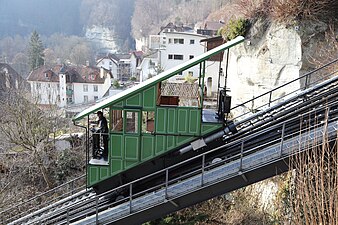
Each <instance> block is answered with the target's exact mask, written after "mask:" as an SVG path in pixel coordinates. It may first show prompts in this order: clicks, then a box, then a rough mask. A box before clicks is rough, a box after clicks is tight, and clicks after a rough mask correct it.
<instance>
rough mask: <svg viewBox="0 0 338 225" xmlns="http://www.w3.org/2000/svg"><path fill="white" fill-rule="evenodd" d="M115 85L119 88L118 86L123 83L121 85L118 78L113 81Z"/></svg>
mask: <svg viewBox="0 0 338 225" xmlns="http://www.w3.org/2000/svg"><path fill="white" fill-rule="evenodd" d="M113 87H114V88H116V89H118V88H120V87H121V85H120V83H119V81H118V80H114V81H113Z"/></svg>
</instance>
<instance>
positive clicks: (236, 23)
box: [218, 18, 249, 40]
mask: <svg viewBox="0 0 338 225" xmlns="http://www.w3.org/2000/svg"><path fill="white" fill-rule="evenodd" d="M248 25H249V21H248V20H246V19H243V18H240V19H237V20H230V21H229V22H228V24H227V25H226V26H225V27H223V28H221V29H220V30H219V31H218V34H220V35H222V36H223V38H224V39H226V40H232V39H234V38H235V37H238V36H245V34H246V32H247V29H248Z"/></svg>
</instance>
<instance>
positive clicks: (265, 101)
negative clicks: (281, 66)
mask: <svg viewBox="0 0 338 225" xmlns="http://www.w3.org/2000/svg"><path fill="white" fill-rule="evenodd" d="M337 62H338V58H337V59H335V60H333V61H331V62H329V63H327V64H325V65H323V66H321V67H319V68H317V69H315V70H313V71H311V72H308V73H306V74H304V75H302V76H300V77H299V78H296V79H294V80H291V81H289V82H287V83H285V84H283V85H281V86H278V87H276V88H274V89H272V90H270V91H267V92H265V93H263V94H261V95H258V96H256V97H254V98H252V99H250V100H247V101H245V102H243V103H241V104H239V105H236V106H234V107H232V108H231V109H230V111H231V112H234V111H236V110H240V111H241V110H244V111H245V112H243V113H242V114H239V115H237V116H235V117H234V118H233V120H242V119H243V118H246V117H248V116H249V115H250V114H252V113H255V112H257V111H260V110H263V109H265V108H268V107H271V106H272V105H275V104H277V103H279V102H282V101H284V100H286V99H288V98H291V97H293V96H294V95H295V94H297V93H298V92H300V91H302V90H305V89H307V88H309V87H312V86H313V85H315V84H318V83H319V82H322V81H324V80H326V79H329V78H330V77H332V76H335V75H336V74H337V72H338V70H337V65H336V63H337ZM323 69H331V70H332V72H330V73H325V75H322V74H321V72H322V70H323ZM318 74H320V75H318ZM316 76H317V77H316ZM302 81H304V84H303V85H301V82H302ZM299 86H300V88H295V87H299ZM281 94H282V97H281ZM255 104H256V105H257V106H256V107H253V106H255Z"/></svg>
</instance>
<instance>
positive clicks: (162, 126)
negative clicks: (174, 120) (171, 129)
mask: <svg viewBox="0 0 338 225" xmlns="http://www.w3.org/2000/svg"><path fill="white" fill-rule="evenodd" d="M155 120H156V122H155V124H156V133H166V131H167V127H166V121H167V109H166V108H160V107H159V108H157V110H156V118H155Z"/></svg>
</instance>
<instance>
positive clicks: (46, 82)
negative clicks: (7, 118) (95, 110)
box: [28, 65, 112, 107]
mask: <svg viewBox="0 0 338 225" xmlns="http://www.w3.org/2000/svg"><path fill="white" fill-rule="evenodd" d="M111 80H112V79H111V73H110V72H109V71H107V70H105V69H103V68H101V69H99V68H96V67H89V66H66V65H62V66H61V65H58V66H55V67H53V68H47V67H46V66H42V67H40V68H38V69H36V70H34V71H32V72H31V73H30V75H29V76H28V82H29V83H30V85H31V92H32V95H33V96H34V97H35V99H36V101H37V103H38V104H47V105H50V104H53V105H58V106H59V107H66V106H69V105H72V104H83V103H89V102H95V101H97V100H99V99H100V98H102V97H103V96H104V95H105V94H106V93H107V91H108V90H109V88H110V86H111V82H112V81H111Z"/></svg>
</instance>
